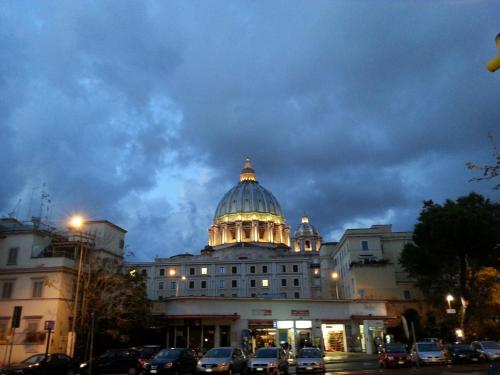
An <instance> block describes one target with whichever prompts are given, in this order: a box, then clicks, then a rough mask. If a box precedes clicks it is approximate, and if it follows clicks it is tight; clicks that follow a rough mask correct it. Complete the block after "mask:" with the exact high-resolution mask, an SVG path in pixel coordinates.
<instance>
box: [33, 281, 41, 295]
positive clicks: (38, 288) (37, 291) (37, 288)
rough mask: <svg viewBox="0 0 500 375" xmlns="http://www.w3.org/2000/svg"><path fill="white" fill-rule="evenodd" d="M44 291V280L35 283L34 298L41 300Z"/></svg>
mask: <svg viewBox="0 0 500 375" xmlns="http://www.w3.org/2000/svg"><path fill="white" fill-rule="evenodd" d="M42 291H43V280H35V281H33V295H32V296H33V298H40V297H41V296H42Z"/></svg>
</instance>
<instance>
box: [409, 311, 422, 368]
mask: <svg viewBox="0 0 500 375" xmlns="http://www.w3.org/2000/svg"><path fill="white" fill-rule="evenodd" d="M411 334H412V335H413V345H417V335H415V324H413V320H412V321H411ZM415 350H417V349H416V348H415ZM417 367H420V358H418V354H417Z"/></svg>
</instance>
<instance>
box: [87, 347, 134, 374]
mask: <svg viewBox="0 0 500 375" xmlns="http://www.w3.org/2000/svg"><path fill="white" fill-rule="evenodd" d="M89 365H90V364H89V362H85V363H82V364H81V365H80V367H81V373H82V374H83V375H85V374H88V373H89ZM142 370H143V368H142V361H141V353H140V352H139V351H137V350H132V349H112V350H108V351H106V352H104V353H102V354H101V355H100V356H99V357H97V358H95V359H93V360H92V375H100V374H116V373H121V374H123V373H125V374H128V375H136V374H139V373H140V372H141V371H142Z"/></svg>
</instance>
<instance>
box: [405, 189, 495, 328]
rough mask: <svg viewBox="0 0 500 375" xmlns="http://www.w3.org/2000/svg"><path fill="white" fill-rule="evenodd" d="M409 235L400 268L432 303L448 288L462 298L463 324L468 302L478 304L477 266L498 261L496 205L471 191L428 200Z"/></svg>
mask: <svg viewBox="0 0 500 375" xmlns="http://www.w3.org/2000/svg"><path fill="white" fill-rule="evenodd" d="M413 241H414V243H413V244H408V245H407V246H405V248H404V250H403V252H402V254H401V258H400V263H401V264H402V266H403V268H404V269H405V270H406V271H407V272H408V273H409V275H410V276H411V277H413V278H414V279H415V280H416V283H417V286H418V287H420V289H421V290H422V291H423V293H424V295H425V296H426V297H427V298H428V300H429V302H430V303H431V304H433V305H434V306H443V305H444V298H445V296H446V295H447V294H448V293H452V294H453V295H454V296H455V298H456V299H457V300H460V301H461V302H462V312H461V318H462V322H461V325H462V326H464V325H467V318H468V316H469V315H468V314H466V313H465V312H466V308H467V307H468V308H469V310H468V311H469V312H474V311H477V309H478V307H479V305H478V301H480V296H479V295H478V293H477V282H478V275H479V273H480V271H481V270H482V269H484V268H485V267H494V268H495V267H498V265H499V251H500V246H499V243H500V205H499V204H498V203H492V202H490V201H489V200H488V199H486V198H484V197H483V196H481V195H478V194H475V193H471V194H469V195H468V196H465V197H461V198H458V199H457V201H452V200H447V201H446V202H445V203H444V204H443V205H440V204H436V203H434V202H433V201H426V202H424V205H423V209H422V211H421V213H420V216H419V218H418V222H417V224H416V225H415V230H414V235H413ZM443 307H444V306H443Z"/></svg>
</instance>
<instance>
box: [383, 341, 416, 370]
mask: <svg viewBox="0 0 500 375" xmlns="http://www.w3.org/2000/svg"><path fill="white" fill-rule="evenodd" d="M378 362H379V364H380V367H409V366H411V365H412V360H411V356H410V355H409V354H408V352H407V351H406V348H405V347H404V346H403V345H402V344H386V345H385V346H383V347H382V348H381V350H380V353H379V356H378Z"/></svg>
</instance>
